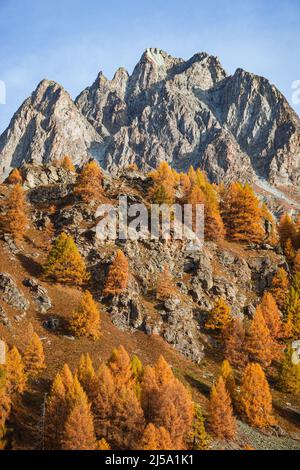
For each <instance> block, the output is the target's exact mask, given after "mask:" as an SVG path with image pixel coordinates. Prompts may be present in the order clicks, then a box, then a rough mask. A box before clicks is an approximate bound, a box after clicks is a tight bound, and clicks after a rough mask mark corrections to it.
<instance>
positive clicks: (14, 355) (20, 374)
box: [6, 346, 26, 395]
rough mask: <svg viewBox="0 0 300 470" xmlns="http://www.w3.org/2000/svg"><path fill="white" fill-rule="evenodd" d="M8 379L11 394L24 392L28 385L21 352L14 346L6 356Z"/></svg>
mask: <svg viewBox="0 0 300 470" xmlns="http://www.w3.org/2000/svg"><path fill="white" fill-rule="evenodd" d="M6 379H7V382H8V389H9V393H10V394H11V395H14V394H22V393H23V392H24V391H25V387H26V373H25V366H24V362H23V360H22V357H21V354H20V353H19V351H18V349H17V348H16V347H15V346H14V347H13V348H12V349H10V350H9V351H8V352H7V356H6Z"/></svg>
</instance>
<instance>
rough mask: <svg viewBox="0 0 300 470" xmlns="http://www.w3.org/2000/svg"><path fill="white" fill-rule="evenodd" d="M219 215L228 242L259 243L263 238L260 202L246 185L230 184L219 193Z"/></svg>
mask: <svg viewBox="0 0 300 470" xmlns="http://www.w3.org/2000/svg"><path fill="white" fill-rule="evenodd" d="M221 196H222V202H221V214H222V219H223V222H224V225H225V230H226V235H227V238H228V239H229V240H232V241H237V242H247V243H249V242H250V243H260V242H262V241H263V239H264V237H265V232H264V228H263V219H262V215H263V214H262V210H261V207H260V202H259V200H258V198H257V197H256V196H255V194H254V191H253V189H252V188H251V187H250V186H249V185H248V184H245V185H242V184H240V183H232V184H231V185H230V186H229V188H224V190H223V191H222V193H221Z"/></svg>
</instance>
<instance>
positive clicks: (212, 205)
mask: <svg viewBox="0 0 300 470" xmlns="http://www.w3.org/2000/svg"><path fill="white" fill-rule="evenodd" d="M188 175H189V178H190V191H189V193H188V195H187V198H186V202H187V203H188V204H192V206H193V220H194V219H195V209H194V206H195V205H196V204H203V205H204V235H205V239H207V240H219V239H222V238H224V235H225V229H224V224H223V220H222V218H221V214H220V202H219V195H218V192H217V191H216V189H215V187H214V186H213V185H212V184H210V183H209V181H208V179H207V177H206V175H205V174H204V173H203V172H201V171H200V170H199V169H197V170H196V171H195V170H194V169H193V168H190V170H189V172H188Z"/></svg>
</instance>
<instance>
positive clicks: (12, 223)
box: [4, 184, 28, 242]
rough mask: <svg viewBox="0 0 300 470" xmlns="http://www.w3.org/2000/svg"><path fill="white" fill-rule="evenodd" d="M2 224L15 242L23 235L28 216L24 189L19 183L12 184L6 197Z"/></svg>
mask: <svg viewBox="0 0 300 470" xmlns="http://www.w3.org/2000/svg"><path fill="white" fill-rule="evenodd" d="M4 226H5V230H6V231H7V232H8V233H10V234H11V236H12V237H13V239H14V240H15V241H16V242H19V241H21V240H22V238H23V237H24V235H25V232H26V228H27V226H28V218H27V210H26V203H25V195H24V190H23V188H22V186H21V185H20V184H16V185H15V186H13V188H12V189H11V191H10V193H9V196H8V198H7V204H6V214H5V220H4Z"/></svg>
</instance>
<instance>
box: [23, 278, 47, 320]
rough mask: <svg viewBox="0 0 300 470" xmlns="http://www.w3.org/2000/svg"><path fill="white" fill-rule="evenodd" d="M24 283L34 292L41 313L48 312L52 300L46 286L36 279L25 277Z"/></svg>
mask: <svg viewBox="0 0 300 470" xmlns="http://www.w3.org/2000/svg"><path fill="white" fill-rule="evenodd" d="M23 284H24V286H25V287H28V288H29V289H30V291H31V292H32V294H33V297H34V300H35V303H36V304H37V307H38V309H39V312H40V313H46V312H47V311H48V310H50V308H52V302H51V299H50V297H49V295H48V291H47V289H46V288H45V287H43V286H41V285H40V284H38V282H37V281H36V280H35V279H24V281H23Z"/></svg>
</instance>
